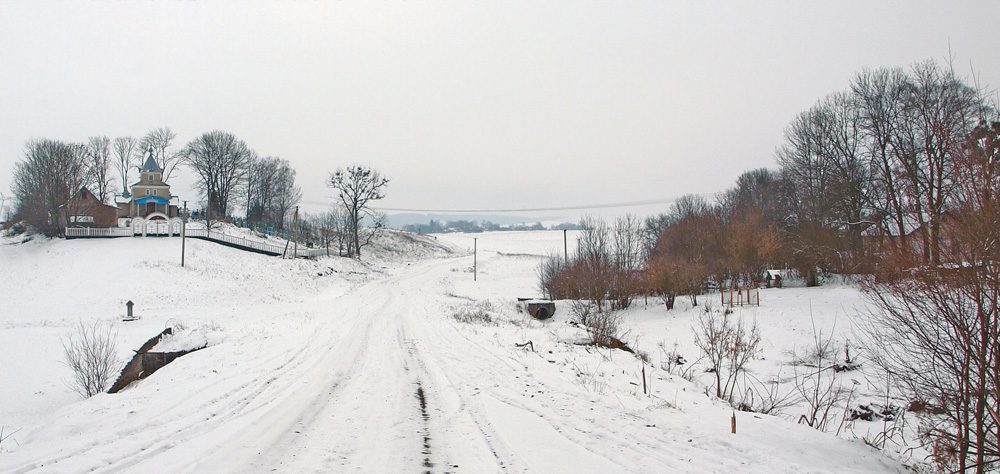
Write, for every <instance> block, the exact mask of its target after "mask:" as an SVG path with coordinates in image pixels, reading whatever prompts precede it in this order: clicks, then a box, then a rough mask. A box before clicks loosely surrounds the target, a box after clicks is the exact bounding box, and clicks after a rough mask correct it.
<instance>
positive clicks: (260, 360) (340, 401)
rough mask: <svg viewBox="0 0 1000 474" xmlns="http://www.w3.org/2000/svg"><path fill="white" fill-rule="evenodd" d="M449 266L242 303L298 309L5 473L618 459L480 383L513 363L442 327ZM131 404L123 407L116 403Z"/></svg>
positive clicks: (19, 456) (502, 379)
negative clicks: (571, 456)
mask: <svg viewBox="0 0 1000 474" xmlns="http://www.w3.org/2000/svg"><path fill="white" fill-rule="evenodd" d="M453 265H454V260H448V261H440V260H437V261H429V262H423V263H421V264H419V265H414V266H413V267H411V268H410V269H408V271H407V272H405V273H404V274H402V275H399V276H395V277H391V278H388V279H385V280H382V281H377V282H373V283H369V284H367V285H364V286H362V287H360V288H358V289H357V290H356V291H352V292H351V293H350V294H348V295H344V296H341V297H339V298H336V299H334V300H331V301H319V302H311V303H301V304H297V305H291V306H292V308H280V307H274V308H267V307H257V308H255V309H253V308H244V310H246V311H257V312H259V313H268V312H270V313H274V315H275V316H277V317H281V316H282V313H288V314H293V313H297V312H303V313H304V314H305V316H306V317H304V318H302V317H301V316H300V318H299V319H298V320H297V321H298V324H299V327H297V328H293V329H290V330H287V331H273V332H268V333H267V334H266V335H263V334H262V335H258V336H257V337H258V338H261V339H263V340H262V341H260V346H259V350H257V351H254V350H253V347H252V346H253V344H252V343H251V342H250V341H245V342H244V344H243V346H242V347H235V348H234V347H232V346H230V347H228V349H230V350H232V349H240V351H238V353H236V354H233V355H232V356H231V357H230V356H227V357H224V358H222V361H223V362H226V363H227V364H226V365H232V366H240V365H242V366H244V367H251V368H249V369H247V368H242V369H236V370H226V371H223V370H222V368H219V367H216V368H217V369H219V370H218V371H215V370H208V369H201V368H199V367H196V366H195V364H194V363H195V362H198V361H196V360H195V359H197V358H201V359H202V360H201V361H200V363H201V364H211V360H212V358H211V354H210V353H211V352H212V351H211V350H206V351H202V352H201V353H196V354H192V355H191V356H188V357H187V358H182V359H179V360H178V363H175V364H172V365H171V366H170V367H169V368H168V369H164V371H167V370H169V369H173V368H175V367H174V366H177V365H181V366H182V367H176V369H178V370H180V371H183V370H184V369H185V367H183V366H184V365H185V364H184V363H185V362H186V363H188V364H186V365H187V368H188V369H193V370H194V371H195V374H193V376H195V377H198V376H204V374H202V372H211V373H212V376H214V380H211V379H212V378H213V377H206V378H208V379H210V380H205V381H203V382H202V383H201V384H199V385H195V386H194V388H195V389H194V390H191V393H186V394H185V393H172V392H173V391H177V390H178V389H176V388H173V387H171V386H170V385H169V384H162V385H161V386H159V387H158V388H157V390H156V392H158V393H156V394H155V395H153V394H150V393H147V392H148V389H149V387H146V386H143V387H140V388H139V389H133V390H130V391H126V392H125V393H124V394H123V395H124V396H123V397H119V398H113V397H103V396H102V400H101V401H102V402H103V403H104V405H106V412H105V413H102V414H101V415H99V417H97V418H99V419H98V420H95V419H94V418H91V421H92V422H93V423H92V424H89V425H88V426H79V425H77V424H75V423H74V422H72V421H67V422H66V424H65V425H57V426H55V427H53V428H52V430H56V431H60V430H61V431H63V432H64V434H65V435H66V437H65V438H64V440H63V442H62V443H61V446H58V447H52V448H54V449H46V448H45V447H44V446H39V445H38V444H35V445H33V446H30V447H29V446H26V447H25V449H21V450H18V451H17V452H15V453H11V454H9V455H7V456H5V457H4V458H0V460H2V461H3V462H4V466H6V467H4V470H6V469H8V468H11V469H12V470H13V471H14V472H29V471H33V470H35V469H41V470H42V471H49V470H55V471H64V470H66V471H94V472H118V471H122V470H124V471H135V472H149V471H157V472H271V471H273V470H278V471H281V472H344V471H348V470H361V471H365V472H422V471H431V472H447V471H461V472H491V471H502V470H508V469H509V470H513V471H514V472H518V471H522V470H526V469H527V470H550V469H548V468H547V467H551V466H548V465H547V463H553V462H556V461H557V460H558V459H560V458H563V457H564V456H555V457H552V456H549V455H548V454H551V453H550V451H551V450H552V449H553V447H556V448H565V449H570V451H569V452H571V453H575V455H576V456H579V457H583V458H585V459H588V460H589V461H590V462H588V464H589V465H590V466H591V467H592V468H593V469H594V471H595V472H596V471H604V472H606V471H607V470H608V469H615V464H614V463H611V462H610V461H608V460H606V459H604V458H602V457H601V456H598V455H594V454H590V453H589V452H588V451H589V450H588V449H586V448H585V447H581V446H576V445H575V444H574V443H573V442H572V441H571V440H570V439H569V438H565V437H563V436H561V435H559V434H558V433H557V430H558V428H555V427H553V426H550V425H549V424H548V423H547V422H545V421H544V420H543V419H542V418H538V417H537V416H535V415H534V414H532V413H531V412H530V410H529V409H526V408H525V407H517V408H515V409H514V410H513V412H514V413H515V416H513V417H512V416H511V413H510V411H512V410H511V409H510V407H509V406H507V404H508V403H510V401H509V400H505V398H506V397H504V396H502V395H500V393H501V392H502V391H504V390H506V389H505V388H500V389H491V388H490V387H486V386H484V385H489V384H493V385H496V386H497V387H500V386H501V385H505V384H510V383H512V381H511V380H507V379H508V378H511V377H510V372H511V370H516V371H520V372H523V371H524V367H523V366H520V365H518V364H517V363H515V362H514V361H513V359H512V358H504V357H499V356H497V355H496V354H492V353H491V352H489V351H482V352H479V349H481V348H480V347H476V345H475V343H473V342H472V341H469V340H467V339H465V338H464V337H462V336H461V335H460V334H459V333H458V332H456V331H448V330H447V329H448V326H447V325H446V326H443V327H442V326H441V319H443V315H442V314H441V313H440V311H441V310H440V308H441V306H442V305H441V304H440V303H439V302H438V301H436V300H439V299H443V296H442V295H439V294H436V293H434V291H435V290H436V289H437V288H436V287H435V286H434V285H430V286H428V285H427V282H430V281H434V280H435V279H436V278H438V277H439V275H441V274H443V273H444V272H446V271H447V270H448V269H449V268H450V267H451V266H453ZM427 288H429V290H428V289H427ZM286 306H287V305H286ZM297 337H301V338H302V339H301V342H300V343H295V338H297ZM290 347H298V348H297V349H296V350H294V351H291V350H288V348H290ZM214 349H221V348H214ZM465 359H469V360H465ZM482 359H486V361H485V362H486V363H485V364H484V363H483V360H482ZM505 359H507V360H505ZM484 367H486V368H490V367H493V368H495V369H496V371H497V373H495V374H494V373H489V371H487V372H485V373H484V372H483V368H484ZM233 369H235V367H234V368H233ZM451 371H455V372H451ZM223 372H224V375H220V373H223ZM158 376H159V374H158ZM144 385H145V384H144ZM185 387H186V388H187V389H191V388H192V385H191V384H187V385H185ZM129 392H132V393H129ZM163 392H166V393H163ZM130 396H131V398H132V399H131V400H129V397H130ZM119 402H124V404H121V403H119ZM140 404H141V405H142V408H141V410H134V411H130V410H129V409H128V407H127V406H125V405H140ZM125 420H127V422H125ZM516 420H532V421H531V425H532V427H533V428H534V429H535V432H533V433H532V435H531V436H530V437H528V438H524V439H522V438H521V437H520V432H522V431H524V430H523V429H522V427H521V426H519V424H518V423H516ZM494 421H495V422H494ZM75 431H83V432H85V436H73V435H74V432H75ZM553 436H554V437H555V438H556V439H555V440H552V439H547V438H551V437H553ZM539 437H542V438H546V439H544V440H542V439H538V438H539ZM525 442H530V445H528V446H522V444H523V443H525ZM541 444H547V445H548V447H539V445H541ZM522 447H526V448H528V449H529V452H524V450H523V449H518V448H522ZM519 451H520V452H519ZM530 452H537V456H530V455H529V453H530ZM563 454H564V455H565V452H563ZM533 457H534V458H538V459H534V460H535V461H538V460H541V462H542V464H541V465H537V466H536V465H535V463H533V462H532V460H533V459H532V458H533ZM578 460H579V458H578ZM10 461H16V464H14V465H7V464H6V463H7V462H10ZM563 465H564V466H565V463H563Z"/></svg>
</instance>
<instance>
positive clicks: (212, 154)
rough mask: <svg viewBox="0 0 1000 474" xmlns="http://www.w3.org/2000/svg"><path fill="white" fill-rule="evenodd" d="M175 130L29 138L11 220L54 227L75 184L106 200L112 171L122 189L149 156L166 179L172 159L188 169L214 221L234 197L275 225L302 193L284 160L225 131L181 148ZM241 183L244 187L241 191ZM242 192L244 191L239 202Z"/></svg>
mask: <svg viewBox="0 0 1000 474" xmlns="http://www.w3.org/2000/svg"><path fill="white" fill-rule="evenodd" d="M176 136H177V135H176V134H175V133H174V132H173V131H172V130H170V129H169V128H166V127H161V128H157V129H154V130H151V131H150V132H149V133H147V134H146V135H145V136H143V137H142V138H139V139H136V138H135V137H128V136H126V137H118V138H115V139H114V140H111V139H109V138H108V137H106V136H95V137H90V138H89V139H88V140H87V142H86V143H66V142H61V141H57V140H48V139H39V140H31V141H29V142H28V144H27V145H26V146H25V155H24V159H23V160H22V161H21V162H19V163H17V164H16V165H15V170H14V181H13V183H12V190H13V191H14V201H15V209H16V210H15V220H23V221H25V222H27V223H28V224H30V225H31V226H32V227H34V228H36V229H38V230H40V231H43V232H45V233H47V234H50V235H54V234H58V233H59V231H60V230H61V228H60V225H59V223H60V220H61V218H62V221H65V219H64V218H65V217H67V215H68V213H69V212H70V211H71V210H70V209H67V206H65V204H66V203H67V202H68V201H69V200H70V198H71V197H72V196H73V195H74V194H75V193H76V192H77V191H79V190H80V188H82V187H87V188H88V189H90V190H91V192H93V193H94V195H95V196H96V197H97V199H98V200H100V201H101V202H104V203H108V204H111V203H112V201H113V197H114V195H115V194H116V186H115V182H116V181H117V180H116V178H115V176H116V175H117V178H120V180H121V181H120V184H121V190H122V191H125V190H127V189H128V188H129V186H130V184H131V183H130V182H129V176H130V175H132V173H133V171H134V170H136V169H138V168H139V165H140V164H141V162H142V160H143V159H144V157H147V156H151V157H152V158H153V160H154V161H155V162H156V164H157V166H159V168H160V169H162V170H163V180H164V181H167V180H168V179H169V177H170V175H171V174H172V173H173V171H174V170H175V169H176V168H177V166H178V165H183V166H186V167H187V168H189V169H190V170H192V171H194V172H195V175H196V177H197V181H196V187H197V189H198V190H199V191H200V192H201V193H202V197H203V206H204V212H203V215H204V216H206V217H207V218H208V219H210V220H213V221H215V220H221V219H225V218H226V217H227V216H229V215H230V212H231V211H232V208H233V207H234V206H235V205H236V204H242V205H244V206H245V207H246V211H247V220H248V221H249V222H252V223H264V224H268V225H274V226H276V227H277V228H279V229H281V228H282V227H283V226H284V222H285V219H286V217H287V215H288V214H289V210H290V209H292V208H294V207H295V205H296V204H298V202H299V201H300V200H301V199H302V192H301V190H300V188H299V187H298V186H297V185H296V184H295V170H293V169H292V168H291V166H290V164H289V162H288V161H287V160H283V159H280V158H276V157H267V158H259V157H258V156H257V154H256V153H255V152H254V151H253V150H252V149H250V148H249V147H248V146H247V145H246V143H244V142H243V141H242V140H240V139H238V138H236V137H235V136H233V135H232V134H230V133H228V132H223V131H218V130H216V131H212V132H208V133H205V134H202V135H201V136H199V137H197V138H195V139H194V140H192V141H191V142H190V143H188V144H187V145H186V146H185V147H183V148H182V149H179V150H178V149H174V148H173V143H174V139H175V138H176ZM240 191H244V194H243V195H242V196H240V195H239V192H240ZM241 197H242V198H244V199H242V202H241V203H237V202H236V201H238V200H240V198H241Z"/></svg>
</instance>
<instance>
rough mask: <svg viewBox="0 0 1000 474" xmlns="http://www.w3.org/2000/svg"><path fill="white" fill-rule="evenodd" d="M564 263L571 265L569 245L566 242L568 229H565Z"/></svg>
mask: <svg viewBox="0 0 1000 474" xmlns="http://www.w3.org/2000/svg"><path fill="white" fill-rule="evenodd" d="M563 263H564V264H566V265H569V245H567V244H566V229H563Z"/></svg>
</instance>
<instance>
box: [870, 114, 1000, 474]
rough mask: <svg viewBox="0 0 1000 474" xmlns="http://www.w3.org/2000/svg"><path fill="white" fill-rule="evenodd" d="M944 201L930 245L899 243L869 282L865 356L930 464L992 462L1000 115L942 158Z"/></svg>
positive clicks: (971, 466)
mask: <svg viewBox="0 0 1000 474" xmlns="http://www.w3.org/2000/svg"><path fill="white" fill-rule="evenodd" d="M949 166H950V173H951V175H952V177H953V179H952V184H951V186H950V189H949V195H950V199H951V200H952V206H951V207H950V217H949V225H947V226H942V227H941V229H940V230H939V235H938V236H937V239H938V242H937V248H936V250H935V252H936V253H937V255H938V257H937V258H939V259H940V260H941V261H943V262H947V263H946V264H942V265H936V266H934V265H932V266H926V265H923V262H924V260H925V259H926V255H925V254H923V253H922V252H914V251H913V250H910V249H905V248H903V249H897V250H895V251H893V252H891V253H889V254H887V255H886V256H885V257H884V258H885V259H886V260H890V262H889V264H887V265H883V266H882V267H881V268H880V272H879V273H878V274H877V278H876V279H875V280H874V282H873V283H871V284H870V285H868V286H867V288H866V290H867V293H868V294H869V295H870V297H871V299H872V301H873V302H874V307H875V310H874V311H873V313H872V314H871V317H870V318H868V327H867V328H866V329H867V331H866V333H867V334H868V335H869V338H870V340H869V341H868V344H867V345H868V349H869V351H870V353H871V354H872V359H873V361H874V362H875V363H876V364H877V365H878V366H880V367H881V368H882V369H883V371H884V372H885V373H886V374H887V375H888V377H889V379H890V380H889V381H888V382H891V383H892V384H893V385H894V386H895V387H896V388H897V389H899V390H900V391H901V392H902V393H903V394H905V395H906V396H907V397H908V398H909V399H910V400H913V403H911V409H913V410H915V411H917V413H918V416H919V417H920V421H921V427H920V433H921V436H922V439H923V440H924V442H925V445H926V446H927V447H928V448H929V450H930V451H931V453H932V454H933V457H934V460H935V462H936V463H937V464H938V465H939V466H940V467H941V468H942V469H943V470H945V471H950V472H977V473H981V472H988V471H994V470H996V469H997V467H1000V122H992V123H989V124H987V123H986V122H983V123H981V124H980V125H979V126H977V127H976V128H975V129H974V130H973V131H972V132H971V133H970V134H969V135H968V137H967V138H966V139H965V140H963V146H961V147H960V150H959V151H958V152H957V153H956V155H955V157H954V161H953V162H952V163H951V164H950V165H949Z"/></svg>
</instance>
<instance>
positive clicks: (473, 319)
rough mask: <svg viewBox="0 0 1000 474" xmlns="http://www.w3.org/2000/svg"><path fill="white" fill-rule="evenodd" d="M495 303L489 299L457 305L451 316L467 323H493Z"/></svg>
mask: <svg viewBox="0 0 1000 474" xmlns="http://www.w3.org/2000/svg"><path fill="white" fill-rule="evenodd" d="M493 311H494V307H493V304H492V303H490V302H489V301H477V302H475V303H472V304H467V305H462V306H457V307H455V308H454V309H453V310H452V313H451V317H453V318H455V320H456V321H458V322H461V323H466V324H471V323H477V324H493V321H494V318H493V315H492V312H493Z"/></svg>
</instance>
